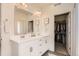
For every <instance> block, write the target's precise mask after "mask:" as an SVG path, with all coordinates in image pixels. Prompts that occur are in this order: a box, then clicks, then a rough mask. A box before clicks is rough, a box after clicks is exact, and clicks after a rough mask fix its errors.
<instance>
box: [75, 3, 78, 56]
mask: <svg viewBox="0 0 79 59" xmlns="http://www.w3.org/2000/svg"><path fill="white" fill-rule="evenodd" d="M75 20H76V31H75V32H76V55H77V56H79V4H76V6H75Z"/></svg>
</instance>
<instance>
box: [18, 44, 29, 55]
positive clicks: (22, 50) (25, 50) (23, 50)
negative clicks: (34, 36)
mask: <svg viewBox="0 0 79 59" xmlns="http://www.w3.org/2000/svg"><path fill="white" fill-rule="evenodd" d="M19 55H20V56H30V52H29V43H24V44H21V45H20V46H19Z"/></svg>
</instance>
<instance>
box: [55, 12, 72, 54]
mask: <svg viewBox="0 0 79 59" xmlns="http://www.w3.org/2000/svg"><path fill="white" fill-rule="evenodd" d="M63 14H68V15H67V17H68V16H69V14H70V31H71V11H69V12H65V13H61V14H56V15H54V31H55V16H57V15H63ZM66 23H69V22H68V18H67V20H66ZM66 27H67V24H66ZM66 31H67V29H66ZM66 37H67V38H68V36H67V32H66ZM67 38H66V40H67ZM70 42H71V33H70ZM66 43H67V42H66ZM71 46H72V45H71V43H70V48H71ZM66 49H67V47H66ZM71 50H72V48H71ZM71 50H70V52H71ZM54 51H55V32H54ZM67 52H68V51H67ZM68 54H69V52H68ZM70 55H71V53H70Z"/></svg>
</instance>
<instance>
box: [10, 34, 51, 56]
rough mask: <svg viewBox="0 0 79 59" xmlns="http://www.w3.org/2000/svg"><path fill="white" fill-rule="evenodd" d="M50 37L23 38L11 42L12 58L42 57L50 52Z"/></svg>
mask: <svg viewBox="0 0 79 59" xmlns="http://www.w3.org/2000/svg"><path fill="white" fill-rule="evenodd" d="M48 45H49V36H48V35H45V36H36V37H31V38H27V37H22V38H19V36H18V39H17V37H16V38H15V40H14V39H13V40H11V50H12V56H41V55H43V54H44V53H45V52H46V51H47V50H49V46H48Z"/></svg>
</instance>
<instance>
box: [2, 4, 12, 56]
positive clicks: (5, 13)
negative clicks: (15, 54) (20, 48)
mask: <svg viewBox="0 0 79 59" xmlns="http://www.w3.org/2000/svg"><path fill="white" fill-rule="evenodd" d="M6 19H7V21H6ZM5 23H7V24H6V25H5V27H6V29H5V30H4V24H5ZM13 35H14V4H7V3H3V4H1V37H2V41H1V55H4V56H8V55H11V49H10V47H11V46H10V39H12V38H13Z"/></svg>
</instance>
